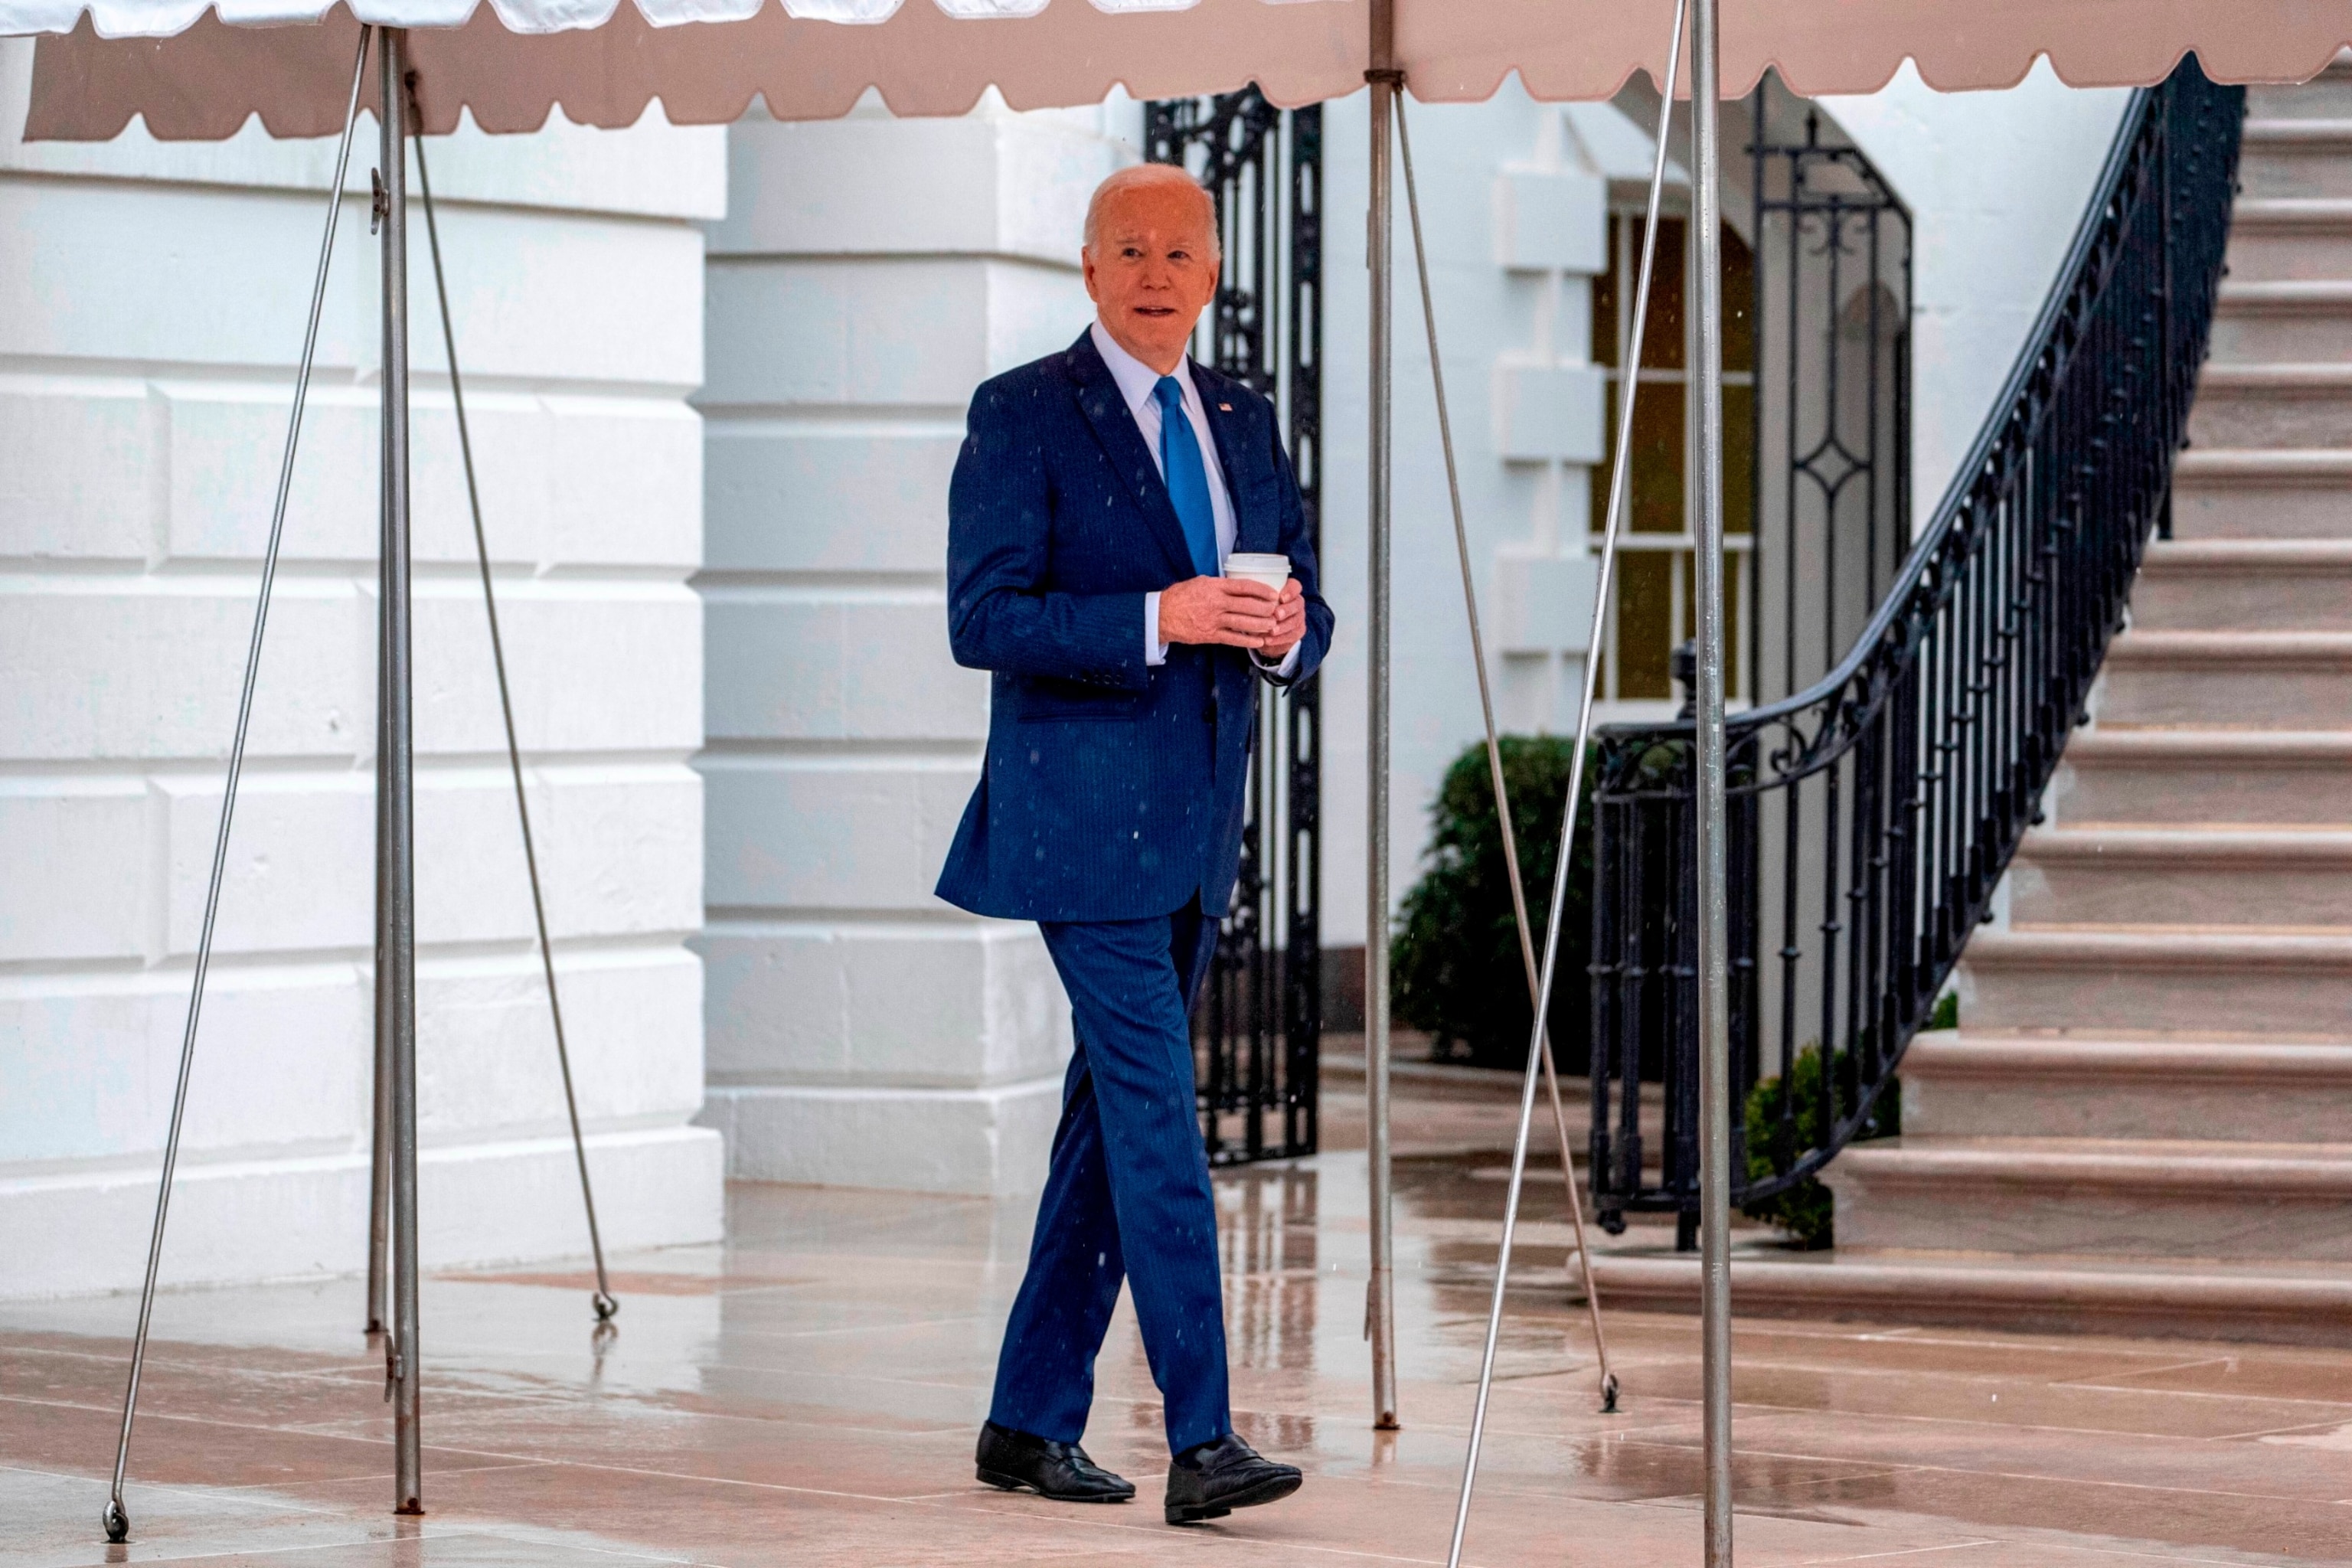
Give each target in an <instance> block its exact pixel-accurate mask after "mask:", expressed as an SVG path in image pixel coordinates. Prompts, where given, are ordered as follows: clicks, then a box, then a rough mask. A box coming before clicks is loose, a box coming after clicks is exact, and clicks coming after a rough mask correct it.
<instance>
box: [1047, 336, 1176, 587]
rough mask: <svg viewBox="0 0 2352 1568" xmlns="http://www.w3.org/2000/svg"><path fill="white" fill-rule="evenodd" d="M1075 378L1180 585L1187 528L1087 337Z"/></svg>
mask: <svg viewBox="0 0 2352 1568" xmlns="http://www.w3.org/2000/svg"><path fill="white" fill-rule="evenodd" d="M1069 364H1070V374H1071V377H1072V379H1073V380H1075V381H1076V383H1077V387H1078V407H1079V409H1080V410H1081V411H1082V412H1084V413H1085V415H1086V416H1087V424H1089V425H1091V426H1094V430H1095V439H1096V440H1097V441H1099V442H1101V443H1102V449H1103V452H1104V454H1105V455H1106V456H1108V458H1110V466H1111V467H1112V468H1114V469H1116V470H1117V471H1118V475H1119V477H1120V478H1121V479H1124V480H1125V481H1126V482H1127V486H1128V489H1129V490H1130V491H1131V492H1132V493H1133V495H1134V497H1135V504H1136V505H1137V506H1138V507H1139V508H1140V509H1141V510H1142V512H1143V520H1144V521H1145V522H1147V523H1148V524H1150V528H1151V531H1152V534H1153V536H1154V537H1156V538H1157V539H1158V540H1159V541H1160V551H1161V552H1162V553H1164V554H1165V555H1166V556H1167V557H1168V563H1169V564H1170V565H1171V566H1173V567H1174V568H1175V569H1176V580H1177V581H1178V582H1180V583H1181V582H1182V581H1184V580H1185V579H1187V578H1189V577H1191V576H1192V575H1193V567H1192V545H1190V544H1189V543H1187V542H1185V539H1184V524H1183V523H1182V522H1181V521H1179V520H1178V518H1177V516H1176V503H1175V502H1174V501H1171V500H1169V499H1168V486H1167V484H1166V482H1165V481H1163V480H1162V479H1160V466H1159V465H1158V464H1157V463H1155V462H1153V461H1152V460H1151V449H1150V447H1146V446H1145V445H1144V444H1143V432H1142V431H1140V430H1139V429H1137V428H1136V426H1135V416H1134V415H1133V414H1132V413H1130V412H1129V410H1128V406H1127V399H1126V398H1124V397H1122V396H1120V395H1119V391H1118V382H1117V381H1115V380H1113V379H1112V377H1111V374H1110V367H1109V366H1108V365H1107V364H1105V363H1103V362H1102V355H1100V354H1098V353H1096V352H1095V345H1094V339H1093V338H1092V337H1091V336H1090V335H1089V334H1087V333H1086V332H1081V333H1079V334H1078V341H1077V342H1076V343H1073V344H1072V345H1071V346H1070V354H1069Z"/></svg>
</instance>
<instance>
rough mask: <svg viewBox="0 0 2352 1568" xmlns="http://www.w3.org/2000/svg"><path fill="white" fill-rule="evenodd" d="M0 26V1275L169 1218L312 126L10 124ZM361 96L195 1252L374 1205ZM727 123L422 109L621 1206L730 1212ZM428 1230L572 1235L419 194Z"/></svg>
mask: <svg viewBox="0 0 2352 1568" xmlns="http://www.w3.org/2000/svg"><path fill="white" fill-rule="evenodd" d="M31 56H32V46H31V44H30V43H29V42H28V41H11V42H0V668H5V670H6V671H7V680H6V696H5V700H0V867H5V868H6V869H5V874H0V1237H5V1243H0V1296H8V1295H28V1294H45V1293H55V1292H64V1291H77V1290H102V1289H121V1288H125V1287H133V1286H135V1285H136V1283H137V1281H138V1279H139V1273H140V1269H141V1267H142V1263H143V1258H144V1243H145V1240H146V1237H147V1226H148V1221H149V1217H150V1215H151V1212H152V1203H153V1200H154V1180H155V1175H156V1173H157V1170H158V1168H159V1157H160V1151H161V1148H162V1145H163V1135H164V1130H165V1125H166V1120H167V1116H168V1112H169V1109H170V1104H171V1097H172V1089H173V1078H174V1073H175V1069H176V1065H177V1058H178V1053H179V1046H180V1039H181V1028H182V1023H183V1019H184V1010H185V1007H186V1004H187V991H188V984H189V978H190V966H191V963H192V959H193V952H194V943H195V940H196V932H197V929H198V925H199V922H200V920H201V916H202V910H203V901H204V893H205V879H206V874H207V871H208V868H209V862H210V858H211V853H212V844H213V835H214V828H215V821H216V817H217V813H218V810H219V804H220V788H221V778H222V769H223V763H224V760H225V758H226V752H227V749H228V745H229V741H230V737H231V734H232V731H233V728H234V722H235V715H236V691H237V684H238V680H239V677H240V671H241V668H242V664H243V659H244V655H245V649H246V644H247V633H248V630H249V626H250V623H251V616H252V609H253V595H254V591H255V587H256V584H257V575H258V564H259V557H260V553H261V550H262V547H263V544H264V542H265V540H266V537H267V531H268V521H269V507H270V498H271V492H272V487H273V485H274V483H275V479H276V474H277V468H278V454H279V448H280V445H281V443H282V441H283V438H284V430H285V420H286V414H287V409H288V406H289V399H290V393H291V385H292V373H293V364H294V360H295V357H296V354H297V352H298V351H299V346H300V342H301V332H302V323H303V314H304V310H305V308H306V305H307V301H308V299H309V294H310V282H311V275H312V268H313V266H314V264H315V258H316V254H317V247H318V239H319V231H320V222H321V219H322V217H323V213H324V198H323V192H324V185H325V181H326V179H327V177H328V175H329V174H330V173H331V168H332V157H333V151H334V149H333V145H332V143H331V142H326V143H317V142H271V141H269V140H268V138H267V137H265V136H263V135H261V134H260V133H259V132H258V129H257V127H249V128H248V130H247V133H245V134H243V135H240V136H238V137H237V138H236V139H234V140H232V141H230V142H226V143H221V144H216V145H158V144H156V143H154V142H152V141H150V140H149V139H147V138H146V137H145V135H144V134H143V132H140V131H138V130H136V129H134V130H133V131H132V132H129V133H127V134H126V135H124V136H123V137H121V138H120V139H118V140H117V141H116V142H112V143H110V144H107V145H104V146H60V145H56V144H44V145H30V146H28V145H26V144H23V143H22V142H21V141H20V140H19V139H18V134H17V132H18V128H19V127H21V126H22V124H23V117H24V111H25V106H26V89H27V85H28V83H29V79H30V67H31ZM374 145H375V142H374V131H373V127H372V126H369V127H365V128H363V129H362V142H361V143H360V150H359V151H358V152H357V153H356V154H355V158H354V163H355V165H356V167H355V168H354V170H353V176H354V177H353V179H352V184H351V193H350V194H347V196H346V205H345V206H344V217H343V223H342V227H341V233H340V236H339V240H338V248H337V255H336V268H335V273H334V278H333V281H332V285H331V292H330V294H329V297H328V300H327V308H326V315H325V319H324V322H323V326H322V331H321V339H320V353H319V362H318V363H319V370H318V375H317V379H316V380H315V381H314V383H313V385H312V391H311V400H310V417H309V421H308V423H307V426H306V428H305V433H304V439H303V446H302V450H301V458H300V461H299V467H298V469H297V473H296V480H295V485H294V489H293V498H292V506H291V509H290V510H289V517H288V520H287V527H286V542H285V552H284V557H283V563H282V565H281V569H280V574H279V577H278V589H277V597H276V605H275V608H274V611H273V614H272V616H271V622H270V628H269V640H268V648H267V652H266V654H265V658H264V663H263V667H262V671H261V679H260V684H259V689H258V691H257V698H256V703H255V710H254V712H255V716H254V725H253V732H252V740H251V744H250V750H249V752H248V754H247V771H246V774H245V782H244V787H243V790H242V793H241V798H240V803H239V812H238V816H237V819H236V836H235V838H234V840H233V842H232V845H231V850H230V856H229V868H228V870H229V874H228V878H227V883H226V889H225V890H224V893H223V898H222V909H221V917H220V925H219V931H218V934H217V938H216V942H215V957H214V964H213V969H212V973H211V984H210V987H209V991H208V994H207V1000H206V1005H205V1014H204V1028H203V1033H202V1035H201V1037H200V1039H199V1045H198V1051H197V1057H196V1062H195V1070H194V1080H193V1089H192V1092H191V1097H190V1102H189V1108H188V1116H187V1126H186V1134H185V1141H184V1144H183V1146H182V1157H181V1164H180V1170H179V1181H178V1188H177V1192H176V1194H175V1196H174V1199H173V1211H172V1213H173V1226H172V1231H171V1237H170V1242H169V1245H168V1246H167V1247H166V1250H165V1254H164V1260H163V1278H164V1279H165V1280H166V1281H168V1282H173V1283H179V1282H192V1281H226V1280H236V1279H256V1278H268V1277H279V1276H298V1275H307V1274H319V1273H326V1272H337V1271H348V1270H354V1269H358V1268H362V1267H364V1263H365V1238H366V1233H367V1172H368V1159H369V1155H368V1149H369V1106H370V1091H369V1081H370V1062H371V1055H372V1047H371V1004H370V996H371V994H372V975H371V973H370V970H371V962H372V942H373V937H372V932H373V913H372V910H373V847H372V846H373V796H372V791H373V766H374V764H373V754H372V741H373V732H374V730H373V724H374V721H373V710H374V672H373V642H374V627H375V618H376V617H375V603H374V597H375V595H374V586H375V573H376V566H375V561H374V555H375V527H376V494H377V481H376V474H375V455H376V439H377V435H376V405H377V378H378V371H379V366H378V352H377V351H378V340H377V324H376V310H375V295H376V289H377V266H376V260H375V257H376V250H375V247H374V245H373V242H372V241H371V239H370V237H369V235H368V221H367V220H368V214H367V190H368V168H369V165H370V163H372V162H373V148H374ZM721 147H722V142H721V138H720V135H719V132H709V131H684V130H672V129H670V128H668V127H667V126H663V125H659V124H648V125H646V126H643V127H640V128H638V129H636V130H635V131H630V132H619V133H606V132H579V131H573V130H570V129H567V128H559V129H557V130H553V131H551V132H544V133H542V134H540V135H536V136H530V137H516V138H500V139H496V140H492V139H488V138H483V137H479V136H473V135H466V136H459V137H457V138H454V139H449V140H446V141H437V142H436V144H435V146H434V149H433V156H434V158H435V160H436V169H435V172H436V176H437V189H438V190H439V191H440V192H441V193H442V195H443V197H444V200H445V202H446V205H445V207H444V209H443V211H442V215H441V216H442V224H443V239H444V244H445V246H446V251H447V256H448V261H449V266H450V268H451V269H452V273H453V279H452V291H453V296H454V303H453V309H454V311H455V314H456V317H457V338H458V342H459V346H460V353H462V354H463V355H464V356H465V369H466V371H467V390H468V394H469V405H470V411H471V412H472V414H473V416H474V427H475V441H476V449H477V452H478V456H479V461H480V465H481V474H482V481H483V488H484V501H485V504H486V508H487V513H488V516H487V522H488V531H489V535H490V538H491V541H492V545H493V550H494V553H495V557H496V562H497V568H498V573H499V595H500V599H501V607H502V609H503V611H504V615H505V627H506V635H507V649H508V656H509V661H510V667H511V669H512V674H513V678H514V681H515V688H516V706H517V717H518V721H519V722H520V726H521V732H522V743H523V745H524V747H525V749H526V752H527V756H526V762H527V764H528V767H529V771H530V788H531V791H532V804H533V811H534V820H535V823H536V825H537V827H538V830H539V833H540V856H541V866H542V868H544V871H545V874H546V877H547V882H548V888H547V892H548V903H549V913H550V917H551V921H552V923H553V927H554V932H555V938H556V942H557V944H558V964H559V970H560V973H561V976H562V983H563V984H564V987H565V1001H566V1013H567V1022H568V1024H569V1026H570V1029H569V1033H570V1039H571V1045H572V1052H573V1068H574V1072H575V1076H576V1079H577V1081H578V1085H579V1089H580V1095H581V1100H582V1104H581V1111H582V1115H583V1119H584V1121H585V1122H586V1124H587V1127H588V1130H589V1133H590V1139H591V1144H590V1151H589V1157H590V1160H591V1163H592V1165H593V1170H594V1172H595V1174H596V1178H597V1182H598V1197H599V1199H600V1210H599V1212H600V1216H601V1218H602V1220H603V1222H604V1237H605V1240H606V1243H607V1245H608V1246H611V1247H631V1246H642V1245H646V1244H655V1243H667V1242H686V1241H701V1240H708V1239H710V1238H713V1237H716V1236H717V1235H718V1234H719V1220H720V1163H719V1145H718V1140H717V1139H716V1138H715V1137H714V1136H713V1135H712V1134H710V1133H709V1132H708V1131H704V1130H702V1129H699V1128H697V1127H693V1126H691V1125H689V1124H688V1119H689V1118H690V1117H691V1116H692V1115H693V1113H694V1112H695V1110H697V1109H698V1105H699V1103H700V1100H701V1084H702V1053H701V1011H700V1010H701V975H700V969H699V964H698V961H697V959H696V957H695V955H694V954H693V953H692V952H689V951H688V949H687V947H686V945H685V939H686V937H687V936H688V933H690V932H691V931H693V930H694V928H695V927H696V926H697V925H698V923H699V921H700V912H701V876H700V871H701V863H700V862H701V858H700V837H701V834H700V824H701V785H700V782H699V780H698V777H697V776H696V774H695V773H694V772H693V770H692V769H691V768H690V767H689V766H688V758H689V757H690V756H691V754H692V753H693V752H694V751H695V749H696V748H697V746H698V744H699V743H700V739H701V733H700V704H699V692H698V682H699V676H700V661H701V627H700V619H701V614H700V606H699V605H698V601H697V600H696V598H695V595H694V594H693V593H692V591H691V590H690V589H689V588H688V586H687V578H688V575H689V574H691V573H692V572H693V571H694V569H695V568H696V567H697V565H698V563H699V559H700V553H701V516H700V512H701V438H700V430H699V426H698V421H697V419H696V416H695V415H694V413H693V411H692V410H691V409H690V408H689V407H688V406H687V405H686V402H685V397H686V395H687V393H688V391H690V390H691V389H692V388H693V387H694V386H695V385H696V384H698V382H699V381H700V380H701V377H702V365H701V342H702V339H701V321H700V311H699V301H700V298H701V288H702V245H701V232H700V230H699V228H698V226H697V220H699V219H703V218H707V217H709V216H714V215H716V214H717V213H718V212H719V211H720V210H721V209H722V207H723V201H724V166H723V162H722V157H723V155H722V151H721ZM411 232H412V235H413V236H414V239H415V255H414V258H413V263H412V273H411V279H412V288H411V299H412V300H414V301H415V323H414V338H413V349H412V353H413V358H414V362H415V366H416V374H417V386H416V395H415V491H416V497H415V576H416V582H415V658H416V680H417V685H416V691H417V698H416V714H415V725H416V746H417V774H418V777H417V784H418V805H417V834H418V854H417V882H418V897H419V910H418V937H419V954H418V963H417V970H418V992H419V996H418V1032H419V1046H418V1055H419V1079H420V1093H421V1117H422V1130H423V1142H424V1149H423V1155H422V1170H421V1178H422V1183H423V1194H422V1227H423V1228H422V1234H421V1241H422V1247H423V1251H424V1256H425V1261H426V1262H427V1264H428V1265H440V1264H447V1263H453V1262H458V1261H467V1260H481V1259H492V1258H525V1257H549V1256H562V1255H569V1254H578V1253H583V1252H584V1251H585V1249H586V1235H585V1230H584V1226H583V1223H582V1219H581V1213H580V1204H579V1194H578V1187H577V1181H576V1178H575V1177H574V1175H573V1174H572V1161H571V1154H570V1151H569V1146H568V1142H567V1139H566V1137H565V1136H564V1121H563V1103H562V1090H561V1085H560V1080H559V1079H558V1076H557V1071H556V1063H555V1059H554V1052H553V1044H552V1036H551V1030H550V1028H549V1025H548V1019H547V1013H546V1003H545V998H544V994H543V992H542V990H541V981H540V977H539V969H538V964H537V961H536V958H535V954H534V949H533V946H532V941H531V922H530V900H529V895H528V889H527V884H526V882H525V879H524V871H523V862H522V855H521V848H520V837H519V835H518V833H517V831H516V827H515V821H514V807H513V800H512V795H511V793H510V786H509V782H508V777H507V773H506V763H505V759H504V754H503V740H502V736H501V732H500V730H499V719H498V707H497V692H496V688H495V684H494V681H493V678H492V673H491V667H490V663H489V651H488V637H487V633H486V630H485V623H484V618H483V615H482V608H481V604H480V590H479V587H478V582H477V580H476V578H475V575H474V572H475V568H474V565H473V551H472V540H471V534H470V531H469V526H468V523H467V512H466V504H465V491H464V488H463V481H462V477H461V474H460V470H459V468H458V462H457V442H456V438H455V427H454V424H453V422H452V419H451V416H450V405H449V401H448V398H447V395H446V378H445V377H444V376H443V375H442V374H440V369H441V365H442V363H443V358H442V353H441V349H440V338H439V325H440V323H439V319H438V315H437V312H436V310H435V308H434V306H433V305H432V303H431V300H432V290H431V287H430V282H431V274H430V271H429V264H428V262H427V259H426V255H425V247H424V235H423V229H422V225H421V223H418V224H415V225H414V226H412V231H411Z"/></svg>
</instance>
